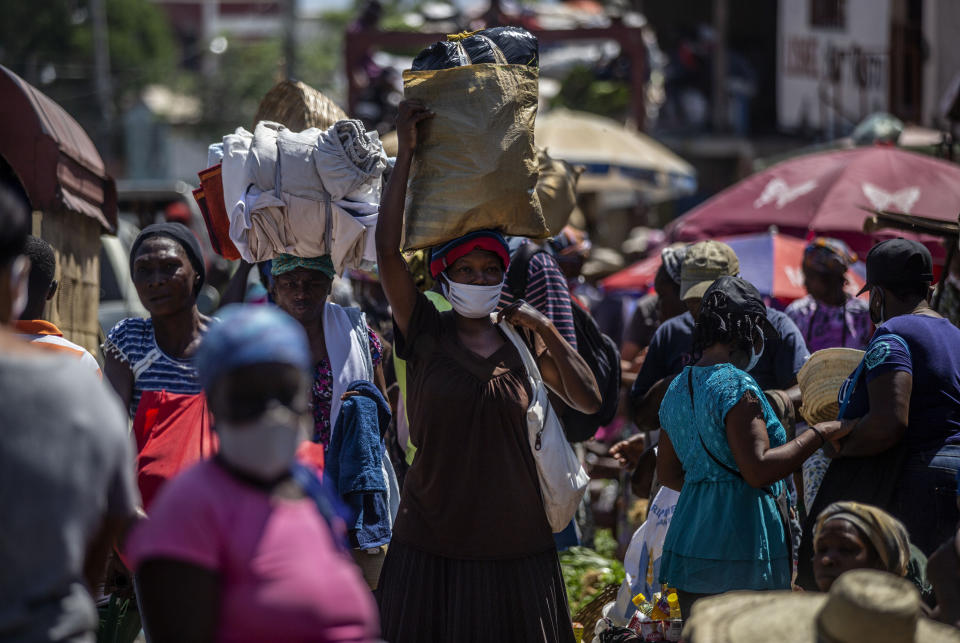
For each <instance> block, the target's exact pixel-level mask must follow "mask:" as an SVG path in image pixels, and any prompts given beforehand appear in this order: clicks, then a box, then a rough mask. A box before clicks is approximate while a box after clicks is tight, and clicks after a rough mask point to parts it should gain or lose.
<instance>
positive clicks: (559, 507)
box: [499, 322, 590, 533]
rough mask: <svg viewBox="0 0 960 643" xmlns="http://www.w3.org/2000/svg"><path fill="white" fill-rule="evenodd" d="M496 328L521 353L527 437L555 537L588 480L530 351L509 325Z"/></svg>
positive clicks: (566, 522) (503, 324)
mask: <svg viewBox="0 0 960 643" xmlns="http://www.w3.org/2000/svg"><path fill="white" fill-rule="evenodd" d="M499 325H500V328H501V329H502V330H503V332H504V334H505V335H506V336H507V337H508V338H509V339H510V341H511V342H513V345H514V346H516V347H517V350H518V351H520V357H521V358H522V359H523V365H524V367H525V368H526V369H527V376H528V377H529V378H530V390H531V391H532V393H533V395H532V396H531V399H530V406H529V408H527V433H528V437H529V439H530V450H531V452H532V453H533V459H534V461H536V463H537V475H538V477H539V478H540V492H541V495H542V496H543V508H544V511H546V513H547V520H548V521H549V522H550V527H551V528H552V529H553V531H554V533H557V532H560V531H563V530H564V529H565V528H566V527H567V525H569V524H570V521H571V520H572V519H573V516H574V514H575V513H576V512H577V507H578V506H579V505H580V500H582V499H583V494H584V492H585V491H586V490H587V483H589V482H590V477H589V476H588V475H587V472H586V471H584V470H583V467H582V466H580V460H579V459H577V455H576V454H575V453H574V452H573V448H572V447H571V446H570V443H569V442H567V437H566V436H565V435H564V433H563V427H562V426H561V425H560V418H558V417H557V414H556V412H555V411H554V410H553V407H552V406H551V405H550V398H549V397H548V395H547V387H546V385H545V384H544V383H543V377H542V376H541V375H540V369H539V368H537V363H536V361H535V360H534V359H533V355H532V354H531V353H530V349H529V348H527V345H526V344H525V343H524V342H523V339H521V338H520V335H519V334H518V333H517V331H516V329H514V327H513V325H511V324H510V323H508V322H501V323H500V324H499Z"/></svg>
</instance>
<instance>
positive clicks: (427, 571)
mask: <svg viewBox="0 0 960 643" xmlns="http://www.w3.org/2000/svg"><path fill="white" fill-rule="evenodd" d="M431 115H432V114H431V113H430V112H429V111H428V110H427V109H426V108H425V107H424V106H423V105H422V104H418V103H416V102H412V101H405V102H403V103H401V104H400V113H399V116H398V118H397V133H398V139H399V152H398V154H397V163H396V167H395V169H394V172H393V174H392V175H391V178H390V183H389V185H388V186H387V188H386V192H385V193H384V197H383V201H382V204H381V211H380V219H379V222H378V225H377V259H378V263H379V266H380V275H381V283H382V285H383V289H384V292H385V293H386V295H387V299H388V300H389V302H390V306H391V308H392V310H393V318H394V324H395V325H396V350H397V354H398V355H399V356H400V357H402V358H404V359H406V360H407V380H408V383H407V386H408V388H407V401H408V413H409V417H410V430H411V440H412V442H413V443H414V444H415V445H416V447H417V449H418V450H417V458H416V460H414V462H413V466H412V467H411V468H410V471H409V472H408V473H407V477H406V480H405V482H404V487H403V493H402V497H401V501H400V512H399V515H398V517H397V522H396V523H395V525H394V531H393V541H392V543H391V546H390V550H389V551H388V552H387V559H386V562H385V563H384V567H383V574H382V576H381V579H380V588H379V592H378V594H379V596H378V598H379V601H380V615H381V623H382V627H383V637H384V638H385V639H386V640H389V641H391V643H406V642H408V641H409V642H417V643H429V642H431V641H436V642H447V641H458V642H464V641H467V642H469V641H477V642H480V641H484V642H486V641H507V640H509V641H537V642H539V641H543V642H544V643H547V642H550V643H555V642H567V641H573V632H572V628H571V624H570V615H569V612H568V608H567V601H566V593H565V590H564V584H563V579H562V576H561V573H560V565H559V562H558V560H557V554H556V549H555V547H554V544H553V538H552V534H551V526H550V524H551V523H550V522H549V521H548V519H547V515H546V512H545V510H544V504H543V501H542V500H541V494H540V486H539V485H540V483H539V481H538V470H537V464H536V462H535V459H534V455H533V452H532V448H531V445H530V440H529V437H528V433H527V432H528V426H527V421H528V418H527V410H528V406H529V404H530V400H531V395H532V392H531V390H530V384H529V380H528V377H527V375H528V373H527V369H525V368H524V361H523V360H524V357H523V356H522V355H521V354H520V351H519V350H518V349H517V348H516V347H515V345H514V344H513V343H512V342H511V341H510V340H509V339H508V337H507V334H506V333H507V331H505V330H504V331H502V330H501V329H500V328H498V326H497V325H495V324H494V322H493V320H492V318H491V316H490V315H491V313H492V312H493V311H494V310H495V309H496V306H497V302H498V301H499V299H500V290H501V288H502V286H503V280H504V274H505V272H506V268H507V266H508V264H509V253H508V250H507V246H506V243H505V241H504V239H503V237H502V236H501V235H500V234H499V233H496V232H492V231H481V232H476V233H471V234H469V235H466V236H465V237H463V238H461V239H458V240H455V241H451V242H448V243H446V244H444V245H443V246H440V247H439V248H436V249H434V252H433V255H432V261H431V270H432V272H434V274H435V275H437V276H438V277H439V279H440V280H441V284H442V287H443V290H444V293H445V295H446V297H447V299H449V300H450V303H451V304H452V305H453V310H452V311H447V312H443V313H441V312H438V311H437V309H436V308H435V307H434V306H433V304H431V303H430V301H429V300H428V299H427V298H426V297H425V296H424V295H422V294H420V293H419V292H418V291H417V288H416V286H415V285H414V281H413V278H412V277H411V276H410V274H409V272H407V268H406V264H405V263H404V261H403V257H402V255H401V253H400V250H399V247H400V238H401V228H402V225H403V211H404V200H405V196H406V194H405V193H406V186H407V178H408V175H409V172H410V165H411V163H412V160H413V156H414V150H415V149H416V146H417V140H418V138H417V136H418V133H417V124H418V123H419V122H420V121H422V120H424V119H426V118H429V117H431ZM499 317H500V318H501V319H503V320H506V321H507V322H509V323H510V324H512V325H514V326H516V327H517V328H518V329H522V331H521V332H523V333H524V334H527V335H529V336H531V339H530V340H529V343H528V346H529V347H530V348H531V349H532V351H528V349H527V347H524V350H525V351H527V352H532V353H533V354H535V355H536V356H537V357H536V366H537V367H538V368H539V370H540V371H541V372H542V376H543V380H544V382H546V384H547V385H548V386H549V387H550V388H551V389H552V390H554V391H555V392H556V393H557V394H558V395H560V396H561V397H562V398H563V399H564V401H565V402H567V404H570V405H571V406H573V407H574V408H576V409H578V410H580V411H583V412H586V413H592V412H596V410H597V409H598V408H599V407H600V395H599V393H598V392H597V387H596V382H595V380H594V377H593V375H592V373H591V372H590V369H589V367H588V366H587V364H586V363H585V362H584V361H583V359H582V358H581V357H580V356H579V355H577V353H576V352H575V351H574V350H573V349H572V348H571V347H570V345H569V344H568V343H567V342H566V341H565V340H564V339H563V338H562V336H561V335H560V334H559V332H558V331H557V329H556V328H555V327H554V326H553V324H551V323H550V321H549V320H548V319H547V318H546V317H544V316H543V315H541V314H539V313H538V312H537V311H535V310H534V309H533V308H531V307H530V306H528V305H527V304H525V303H523V302H516V303H515V304H514V305H512V306H510V307H508V308H506V309H504V310H503V311H502V313H501V314H500V316H499ZM530 331H532V332H530ZM509 332H511V333H513V331H509Z"/></svg>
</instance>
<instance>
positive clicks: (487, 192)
mask: <svg viewBox="0 0 960 643" xmlns="http://www.w3.org/2000/svg"><path fill="white" fill-rule="evenodd" d="M537 77H538V70H537V69H536V68H533V67H528V66H526V65H498V64H492V63H489V64H481V65H467V66H465V67H453V68H450V69H438V70H423V71H410V70H407V71H405V72H403V85H404V94H405V96H406V98H408V99H418V100H420V101H423V103H424V104H425V105H426V106H427V107H428V108H429V109H430V110H432V111H433V112H434V113H435V114H436V116H435V117H434V118H432V119H428V120H426V121H424V122H423V124H422V125H421V129H420V135H421V136H422V137H423V138H422V140H421V141H419V143H418V146H417V152H416V157H415V159H414V164H413V170H412V172H411V176H410V182H409V184H408V187H407V203H406V216H405V225H404V240H403V248H404V250H415V249H419V248H426V247H429V246H434V245H437V244H439V243H443V242H445V241H450V240H451V239H456V238H457V237H460V236H463V235H464V234H467V233H468V232H472V231H474V230H483V229H499V230H500V231H502V232H503V233H504V234H507V235H516V236H523V237H532V238H537V239H542V238H545V237H547V236H549V234H550V231H549V230H548V229H547V225H546V222H545V221H544V219H543V212H542V210H541V208H540V199H539V197H538V196H537V193H536V185H537V175H538V163H537V151H536V149H535V148H534V146H533V123H534V119H535V118H536V116H537Z"/></svg>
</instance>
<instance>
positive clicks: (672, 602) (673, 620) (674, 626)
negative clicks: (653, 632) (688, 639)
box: [664, 592, 683, 641]
mask: <svg viewBox="0 0 960 643" xmlns="http://www.w3.org/2000/svg"><path fill="white" fill-rule="evenodd" d="M667 605H668V606H669V608H670V621H669V623H667V625H666V628H665V632H664V634H665V638H666V640H668V641H679V640H680V635H681V633H682V632H683V614H681V613H680V597H678V596H677V593H676V592H671V593H669V594H667Z"/></svg>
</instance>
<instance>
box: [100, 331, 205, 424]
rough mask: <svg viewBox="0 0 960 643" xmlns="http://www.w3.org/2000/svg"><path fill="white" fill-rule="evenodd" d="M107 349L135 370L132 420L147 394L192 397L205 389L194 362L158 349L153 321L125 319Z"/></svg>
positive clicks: (130, 410)
mask: <svg viewBox="0 0 960 643" xmlns="http://www.w3.org/2000/svg"><path fill="white" fill-rule="evenodd" d="M103 350H104V352H105V353H109V354H111V355H113V356H114V357H115V358H117V359H119V360H120V361H122V362H124V363H126V364H129V365H130V369H131V370H132V371H133V398H132V399H131V400H130V408H129V409H128V411H129V413H130V417H131V418H133V417H134V416H135V415H136V414H137V406H138V405H139V404H140V396H141V394H142V393H143V392H144V391H163V390H165V391H167V392H169V393H178V394H187V395H192V394H196V393H199V392H200V391H201V390H203V387H201V386H200V380H199V378H198V377H197V367H196V363H195V361H194V360H193V359H176V358H174V357H170V356H169V355H167V354H166V353H164V352H163V351H162V350H160V347H159V346H157V339H156V336H155V335H154V333H153V320H152V319H143V318H140V317H128V318H127V319H123V320H121V321H120V322H118V323H117V325H116V326H114V327H113V328H112V329H111V330H110V332H109V333H108V334H107V339H106V341H105V342H104V343H103Z"/></svg>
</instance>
